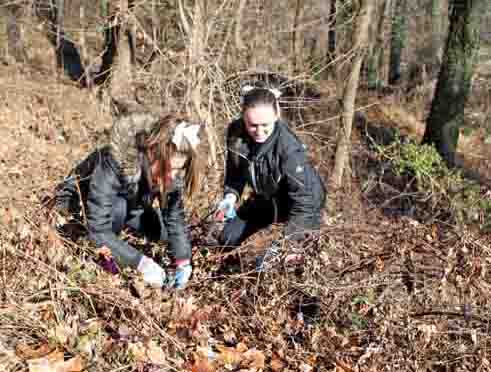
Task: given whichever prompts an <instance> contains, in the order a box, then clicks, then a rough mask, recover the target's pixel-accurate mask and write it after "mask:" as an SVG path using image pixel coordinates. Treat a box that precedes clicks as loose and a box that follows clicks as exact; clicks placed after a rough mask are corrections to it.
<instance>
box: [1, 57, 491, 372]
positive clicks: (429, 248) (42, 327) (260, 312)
mask: <svg viewBox="0 0 491 372" xmlns="http://www.w3.org/2000/svg"><path fill="white" fill-rule="evenodd" d="M479 81H480V80H479V79H477V83H479ZM0 84H1V86H2V87H3V89H2V91H1V92H0V96H1V100H2V102H3V105H2V106H1V107H0V123H1V124H0V174H1V175H2V177H1V178H0V201H1V203H0V260H1V265H0V295H1V300H0V371H2V370H5V371H24V370H29V371H31V372H35V371H47V372H52V371H58V372H68V371H82V370H87V371H161V370H169V371H184V370H189V371H195V372H197V371H201V372H206V371H226V370H227V371H232V370H242V371H259V370H267V371H305V372H306V371H338V372H341V371H342V372H351V371H394V370H396V369H397V370H400V371H488V370H491V366H490V361H489V359H490V354H489V347H490V346H491V334H490V331H489V329H490V324H489V315H490V314H489V310H490V309H491V308H490V301H491V297H490V294H491V292H490V291H491V273H490V272H489V265H490V264H491V245H490V243H491V239H490V237H489V235H488V234H486V233H484V232H480V231H478V230H477V229H475V228H472V227H465V226H456V225H454V224H450V223H445V222H442V221H440V222H439V221H431V222H428V223H425V221H421V220H419V219H418V218H417V217H416V216H414V215H410V214H404V213H388V212H387V209H386V208H383V206H384V205H387V203H386V201H387V199H388V198H391V197H392V196H391V195H392V194H391V195H389V196H386V197H385V199H384V195H383V193H377V194H376V197H374V196H373V194H370V193H368V192H367V191H366V187H364V185H366V183H367V180H368V179H369V178H370V174H371V173H370V169H368V168H367V167H368V165H369V164H370V162H372V163H373V162H377V159H376V156H374V155H373V153H371V150H369V148H368V147H367V146H366V145H365V143H364V141H363V134H362V131H361V130H359V128H357V129H355V133H354V142H353V156H352V174H351V177H350V182H349V183H348V184H346V185H345V187H344V188H343V190H341V191H340V192H339V195H337V196H335V197H336V199H337V201H338V205H340V207H339V210H340V213H339V214H338V215H336V216H334V217H329V218H326V221H325V224H324V225H323V226H322V229H321V232H322V234H321V238H320V239H319V240H318V241H306V242H304V249H305V252H306V253H305V264H304V266H303V268H302V270H299V269H298V268H296V269H295V268H294V269H293V270H292V269H291V268H290V269H289V268H286V267H282V268H280V269H278V270H277V271H274V272H272V273H271V274H268V275H264V276H257V275H256V274H255V273H254V272H253V270H252V268H253V264H252V262H253V258H254V257H253V253H252V252H255V251H257V250H259V249H260V247H262V246H263V245H264V244H266V242H267V241H269V240H271V235H270V234H269V233H265V234H263V235H261V236H258V237H257V238H256V239H255V240H252V241H251V242H249V243H248V244H245V245H244V246H243V247H241V248H240V250H238V251H236V252H234V253H224V252H222V251H221V250H219V249H209V248H206V247H204V246H201V245H200V244H201V243H200V242H202V240H203V235H205V234H206V233H207V225H206V223H200V222H202V221H200V220H199V219H198V218H197V216H203V215H205V212H206V206H207V205H208V204H209V203H210V202H212V200H211V199H213V195H219V194H220V189H221V186H220V184H219V182H212V181H209V182H208V184H207V190H206V191H204V192H203V195H201V196H200V199H201V202H200V203H199V205H200V207H199V208H197V207H192V208H191V211H190V213H191V214H192V215H193V218H192V221H193V224H195V227H194V228H193V229H192V235H193V239H194V241H195V253H194V257H193V263H194V274H193V278H192V281H191V284H190V286H189V287H188V288H187V289H185V290H184V291H181V292H177V293H176V292H168V291H160V290H152V289H147V288H143V287H142V283H141V280H140V279H139V278H138V276H137V275H136V274H135V273H134V272H129V271H128V272H123V273H122V274H121V275H118V276H111V275H109V274H107V273H105V272H103V271H102V270H101V269H100V268H99V266H98V265H97V264H96V263H95V260H94V258H93V253H94V251H93V247H92V246H91V244H90V243H88V242H87V240H86V239H84V238H83V237H81V238H79V239H76V240H74V241H73V240H68V239H66V238H64V237H62V236H60V235H59V234H58V233H57V231H56V230H55V229H54V227H53V223H52V221H51V220H50V215H49V212H48V210H47V209H46V208H44V206H43V203H44V201H45V200H46V197H47V196H49V195H50V193H51V192H52V190H53V188H54V187H55V185H56V184H57V183H58V182H59V181H60V180H61V179H62V178H63V177H64V176H65V175H66V174H67V172H68V171H69V170H70V168H71V167H72V166H73V164H74V163H75V162H77V161H78V160H80V159H82V158H83V157H84V156H86V155H87V154H88V153H89V152H90V150H91V149H92V148H94V147H95V146H96V145H97V144H98V143H104V141H106V139H107V134H108V130H109V128H110V126H111V117H110V115H109V113H108V112H107V111H105V110H104V109H103V108H102V106H101V104H100V102H99V101H98V100H97V99H96V97H95V94H94V93H90V92H88V91H83V90H80V89H79V88H77V87H75V86H73V85H71V84H69V83H67V82H65V81H62V80H60V81H57V79H56V78H55V77H52V75H51V76H50V75H49V74H48V73H47V72H46V71H40V70H38V69H32V68H29V67H24V68H22V69H20V68H18V67H14V66H0ZM425 94H426V93H422V94H421V95H420V96H419V97H417V98H416V99H415V101H414V102H412V105H406V103H405V102H402V101H400V97H399V98H394V97H392V98H387V97H385V98H377V97H373V96H368V95H367V96H366V97H363V99H364V100H365V101H366V104H367V105H369V106H370V107H371V108H369V109H367V110H366V115H367V117H368V120H369V123H370V124H373V125H376V126H377V125H379V126H380V125H381V126H397V127H400V128H401V131H403V132H404V131H407V132H409V133H410V134H415V135H416V136H421V134H422V131H423V124H422V123H423V119H424V115H425V112H424V110H422V109H419V110H416V109H414V108H415V107H418V103H417V102H419V103H422V104H423V106H424V105H425V104H426V105H427V101H425V100H426V96H425ZM417 100H419V101H417ZM471 101H472V102H471V105H472V108H473V109H472V110H471V112H470V113H469V114H468V115H467V116H468V118H469V120H471V121H472V120H473V121H474V122H475V125H474V127H473V129H472V130H471V131H468V132H466V133H464V135H463V136H462V140H461V143H460V144H459V146H460V147H459V148H460V150H461V153H462V154H463V158H464V165H465V166H467V167H472V168H474V169H476V170H477V172H478V173H479V174H480V175H481V176H482V179H483V180H484V181H482V183H481V186H482V188H483V190H487V189H489V187H490V186H491V184H490V183H489V182H488V181H486V180H489V179H491V171H490V159H491V157H490V155H491V149H490V145H489V136H490V135H489V127H486V126H485V124H486V122H487V121H488V120H489V112H487V111H486V110H485V108H486V109H487V108H488V107H489V97H486V96H485V92H484V93H482V94H481V96H480V97H474V99H473V100H471ZM486 102H487V106H486ZM314 111H315V112H314V113H313V114H312V115H314V116H315V118H317V119H323V120H325V119H326V117H328V116H329V115H331V114H332V112H329V113H328V112H324V111H323V110H322V108H319V109H316V110H314ZM486 115H487V116H486ZM223 124H225V123H223ZM299 128H300V127H299ZM324 129H325V128H324ZM324 129H323V128H322V127H321V126H318V127H315V126H308V131H307V130H306V129H299V132H300V133H299V134H300V135H301V136H302V138H304V139H305V140H306V141H307V142H309V144H310V145H311V146H310V148H311V151H312V153H313V155H312V156H313V158H314V160H315V162H316V164H317V165H318V166H319V168H320V170H321V173H322V174H323V175H324V177H327V176H328V175H329V172H330V169H331V166H332V154H333V151H334V146H333V143H334V142H333V141H334V139H333V138H332V137H330V134H329V133H330V132H329V130H328V131H326V130H324ZM370 159H371V160H370ZM374 159H375V160H374ZM374 169H376V170H377V169H380V168H377V167H375V168H374ZM218 178H219V177H218V176H217V177H216V179H218ZM212 179H215V178H212ZM385 187H386V188H390V185H385ZM381 190H382V191H383V190H384V188H383V187H381ZM392 191H393V190H392ZM483 195H484V196H485V195H488V194H486V193H485V192H483ZM487 197H489V195H488V196H487ZM482 217H483V218H486V219H488V218H489V216H487V215H486V216H482ZM81 230H82V231H83V228H81ZM273 234H274V232H273ZM126 238H127V239H131V240H132V241H134V242H135V243H139V241H138V240H136V238H134V237H132V236H126ZM146 249H149V250H150V251H153V252H158V251H159V247H158V246H157V245H151V246H146ZM157 255H158V254H157Z"/></svg>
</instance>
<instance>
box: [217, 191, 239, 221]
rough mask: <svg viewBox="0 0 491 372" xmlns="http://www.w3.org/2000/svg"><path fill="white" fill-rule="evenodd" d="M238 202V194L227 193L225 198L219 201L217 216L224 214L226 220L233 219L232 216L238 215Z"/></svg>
mask: <svg viewBox="0 0 491 372" xmlns="http://www.w3.org/2000/svg"><path fill="white" fill-rule="evenodd" d="M236 202H237V196H235V194H227V195H225V198H224V199H223V200H222V201H220V203H218V212H217V216H220V214H223V217H222V218H225V220H231V219H232V218H235V216H236V215H237V213H236V212H235V203H236ZM219 219H221V218H219Z"/></svg>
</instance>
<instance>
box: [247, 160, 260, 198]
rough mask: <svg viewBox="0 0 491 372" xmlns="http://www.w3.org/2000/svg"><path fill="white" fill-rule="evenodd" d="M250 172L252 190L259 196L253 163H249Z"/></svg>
mask: <svg viewBox="0 0 491 372" xmlns="http://www.w3.org/2000/svg"><path fill="white" fill-rule="evenodd" d="M249 172H251V179H252V188H253V189H254V192H255V193H256V194H259V189H258V187H257V183H256V169H255V167H254V162H253V161H249Z"/></svg>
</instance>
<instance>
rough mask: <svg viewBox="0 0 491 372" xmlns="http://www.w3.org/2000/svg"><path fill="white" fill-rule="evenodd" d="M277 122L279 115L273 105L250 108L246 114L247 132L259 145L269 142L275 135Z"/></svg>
mask: <svg viewBox="0 0 491 372" xmlns="http://www.w3.org/2000/svg"><path fill="white" fill-rule="evenodd" d="M276 120H278V114H277V113H276V111H275V109H274V107H273V106H272V105H266V104H265V105H259V106H255V107H251V108H248V109H247V110H246V111H245V112H244V123H245V128H246V131H247V133H248V134H249V136H251V138H252V139H253V140H254V142H257V143H263V142H266V141H267V139H268V138H269V136H271V133H273V130H274V126H275V122H276Z"/></svg>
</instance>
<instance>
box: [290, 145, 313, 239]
mask: <svg viewBox="0 0 491 372" xmlns="http://www.w3.org/2000/svg"><path fill="white" fill-rule="evenodd" d="M282 174H283V175H284V180H285V184H286V187H287V192H288V198H289V199H290V202H291V208H290V210H289V212H288V222H287V225H286V227H285V229H284V234H285V237H288V238H292V239H300V238H302V237H303V235H304V234H303V233H304V232H305V230H308V229H311V228H312V225H313V220H314V217H315V216H314V213H315V209H316V208H315V207H316V206H315V195H314V192H313V187H312V186H313V185H312V183H313V174H312V167H311V165H310V164H309V163H308V160H307V157H306V153H305V151H302V150H300V149H299V150H295V151H293V152H291V153H289V154H287V156H286V159H284V161H283V162H282Z"/></svg>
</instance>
